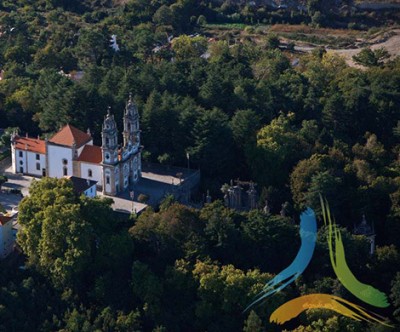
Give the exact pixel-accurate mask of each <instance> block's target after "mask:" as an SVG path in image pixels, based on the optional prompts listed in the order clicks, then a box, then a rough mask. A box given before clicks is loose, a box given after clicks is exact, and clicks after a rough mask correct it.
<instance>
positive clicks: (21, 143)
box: [15, 137, 46, 154]
mask: <svg viewBox="0 0 400 332" xmlns="http://www.w3.org/2000/svg"><path fill="white" fill-rule="evenodd" d="M15 148H16V149H18V150H27V151H31V152H36V153H41V154H45V153H46V143H45V141H44V140H41V139H37V138H28V137H16V138H15Z"/></svg>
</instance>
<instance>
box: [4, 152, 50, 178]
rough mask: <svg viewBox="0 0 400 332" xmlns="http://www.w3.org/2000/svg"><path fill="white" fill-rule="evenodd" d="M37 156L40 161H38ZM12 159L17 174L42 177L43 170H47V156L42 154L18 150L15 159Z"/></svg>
mask: <svg viewBox="0 0 400 332" xmlns="http://www.w3.org/2000/svg"><path fill="white" fill-rule="evenodd" d="M37 156H38V157H39V159H37ZM12 159H13V169H14V172H15V173H24V174H30V175H36V176H42V175H43V169H46V155H44V154H41V153H36V152H31V151H26V150H17V149H16V150H15V157H13V158H12ZM38 168H39V169H38ZM21 171H22V172H21Z"/></svg>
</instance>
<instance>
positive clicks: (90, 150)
mask: <svg viewBox="0 0 400 332" xmlns="http://www.w3.org/2000/svg"><path fill="white" fill-rule="evenodd" d="M102 159H103V157H102V153H101V147H100V146H96V145H86V146H85V147H84V148H83V150H82V152H81V154H80V156H79V158H78V161H83V162H86V163H93V164H100V163H101V161H102Z"/></svg>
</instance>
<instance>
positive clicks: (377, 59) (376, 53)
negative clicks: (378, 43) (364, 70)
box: [353, 47, 390, 67]
mask: <svg viewBox="0 0 400 332" xmlns="http://www.w3.org/2000/svg"><path fill="white" fill-rule="evenodd" d="M388 58H390V54H389V52H388V51H387V50H386V49H385V48H383V47H381V48H378V49H376V50H371V49H370V48H368V47H366V48H363V49H362V50H361V51H360V53H358V54H356V55H353V60H354V61H355V62H356V63H358V64H360V65H362V66H365V67H376V66H382V65H383V63H384V61H385V60H386V59H388Z"/></svg>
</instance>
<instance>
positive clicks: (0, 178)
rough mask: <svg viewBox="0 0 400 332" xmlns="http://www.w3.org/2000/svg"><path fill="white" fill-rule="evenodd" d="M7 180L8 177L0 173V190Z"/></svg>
mask: <svg viewBox="0 0 400 332" xmlns="http://www.w3.org/2000/svg"><path fill="white" fill-rule="evenodd" d="M7 181H8V178H7V177H6V176H5V175H0V190H1V187H2V186H3V184H4V183H6V182H7Z"/></svg>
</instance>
